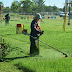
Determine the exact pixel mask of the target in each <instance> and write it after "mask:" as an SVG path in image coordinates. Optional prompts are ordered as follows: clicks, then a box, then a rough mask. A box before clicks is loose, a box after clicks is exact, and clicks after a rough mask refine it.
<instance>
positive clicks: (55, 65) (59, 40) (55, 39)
mask: <svg viewBox="0 0 72 72" xmlns="http://www.w3.org/2000/svg"><path fill="white" fill-rule="evenodd" d="M31 21H32V19H30V20H23V19H18V18H15V19H11V20H10V23H9V25H5V22H4V21H3V22H2V24H1V23H0V36H2V37H3V38H4V39H5V47H6V56H5V62H0V72H72V57H71V56H72V44H71V43H72V21H71V25H70V26H68V25H67V23H66V30H65V32H64V31H63V22H64V20H63V19H62V18H59V17H58V18H57V19H44V20H43V21H42V22H40V26H41V29H42V30H44V34H43V35H42V36H41V37H40V40H41V41H43V42H45V43H47V44H49V45H50V46H52V47H54V48H56V49H58V50H60V51H62V52H64V53H66V54H67V55H68V56H69V57H66V58H65V57H64V55H63V54H62V53H60V52H58V51H56V50H54V49H52V48H51V47H49V46H47V45H45V44H43V43H41V42H40V47H39V48H40V56H35V57H30V56H29V51H30V40H29V36H27V35H23V34H16V24H24V28H25V29H27V30H28V33H30V24H31ZM67 22H68V20H67Z"/></svg>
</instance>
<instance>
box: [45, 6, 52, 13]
mask: <svg viewBox="0 0 72 72" xmlns="http://www.w3.org/2000/svg"><path fill="white" fill-rule="evenodd" d="M44 9H45V12H53V7H52V6H45V7H44Z"/></svg>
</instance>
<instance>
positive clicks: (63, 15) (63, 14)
mask: <svg viewBox="0 0 72 72" xmlns="http://www.w3.org/2000/svg"><path fill="white" fill-rule="evenodd" d="M59 16H60V17H65V13H64V12H61V14H60V15H59ZM66 16H69V13H68V12H67V14H66Z"/></svg>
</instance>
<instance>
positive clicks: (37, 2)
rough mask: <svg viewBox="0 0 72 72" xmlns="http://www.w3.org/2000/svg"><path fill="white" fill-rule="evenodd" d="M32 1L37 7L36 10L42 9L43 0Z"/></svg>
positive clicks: (40, 10)
mask: <svg viewBox="0 0 72 72" xmlns="http://www.w3.org/2000/svg"><path fill="white" fill-rule="evenodd" d="M32 1H33V2H34V5H35V6H36V7H37V8H36V10H37V11H38V12H42V11H44V9H43V8H44V2H45V1H43V0H32Z"/></svg>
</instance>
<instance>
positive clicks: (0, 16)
mask: <svg viewBox="0 0 72 72" xmlns="http://www.w3.org/2000/svg"><path fill="white" fill-rule="evenodd" d="M0 22H1V23H2V6H1V5H0Z"/></svg>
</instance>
